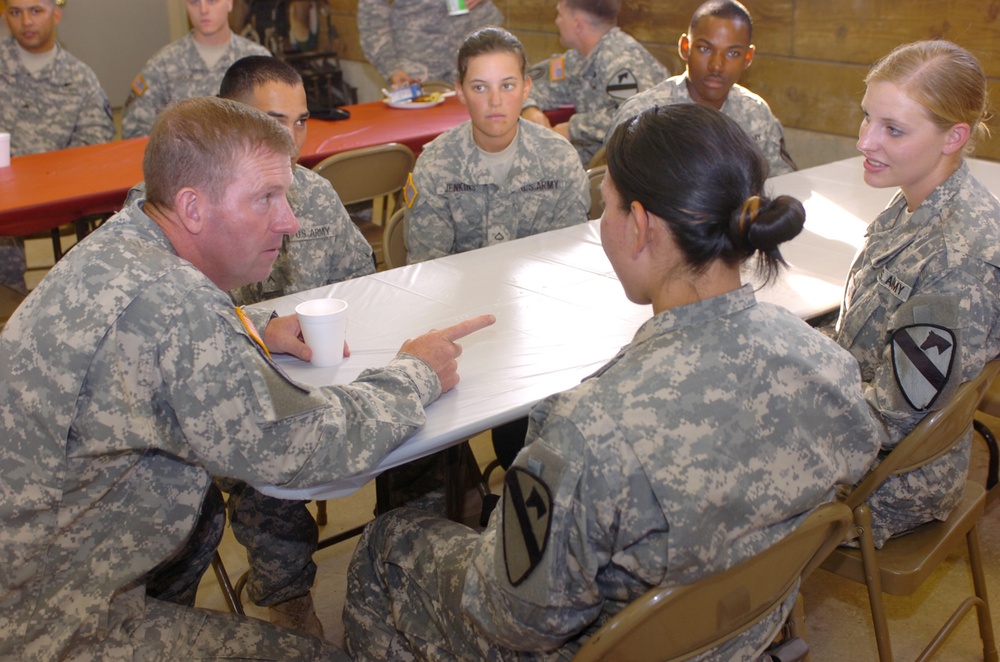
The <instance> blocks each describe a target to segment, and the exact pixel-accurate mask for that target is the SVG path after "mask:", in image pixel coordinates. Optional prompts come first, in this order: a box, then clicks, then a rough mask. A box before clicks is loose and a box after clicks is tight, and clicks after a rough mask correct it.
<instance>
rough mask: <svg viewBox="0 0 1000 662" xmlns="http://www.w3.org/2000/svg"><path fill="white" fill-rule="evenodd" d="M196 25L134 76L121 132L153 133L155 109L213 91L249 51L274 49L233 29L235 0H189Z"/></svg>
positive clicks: (127, 135) (260, 52) (125, 134)
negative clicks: (234, 64)
mask: <svg viewBox="0 0 1000 662" xmlns="http://www.w3.org/2000/svg"><path fill="white" fill-rule="evenodd" d="M185 4H186V6H187V13H188V18H189V19H190V20H191V25H193V26H194V29H193V30H191V32H189V33H188V34H187V35H185V36H184V37H182V38H181V39H178V40H177V41H175V42H174V43H172V44H169V45H167V46H165V47H163V48H162V49H161V50H160V51H159V52H158V53H157V54H156V55H154V56H153V57H152V58H150V60H149V61H148V62H147V63H146V66H144V67H143V68H142V71H140V72H139V75H138V76H136V77H135V80H133V81H132V92H131V93H130V94H129V97H128V100H127V101H126V102H125V111H124V115H123V117H122V137H123V138H135V137H136V136H144V135H146V134H147V133H149V130H150V129H151V128H152V127H153V120H154V119H156V113H158V112H160V111H161V110H163V108H164V107H165V106H166V105H167V104H168V103H170V102H171V101H177V100H178V99H189V98H191V97H205V96H212V95H214V94H216V93H218V91H219V83H221V82H222V77H223V76H224V75H225V73H226V70H227V69H229V65H231V64H232V63H233V62H235V61H236V60H239V59H240V58H241V57H244V56H247V55H270V54H271V53H270V51H268V50H267V49H266V48H264V47H263V46H261V45H260V44H256V43H254V42H252V41H250V40H249V39H244V38H243V37H240V36H238V35H235V34H233V32H232V30H230V29H229V12H230V11H232V9H233V2H232V0H185Z"/></svg>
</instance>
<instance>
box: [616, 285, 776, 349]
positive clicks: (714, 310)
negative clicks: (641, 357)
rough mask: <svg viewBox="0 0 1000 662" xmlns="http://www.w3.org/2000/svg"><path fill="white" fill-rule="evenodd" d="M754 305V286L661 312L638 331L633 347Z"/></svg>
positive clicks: (755, 303) (747, 286)
mask: <svg viewBox="0 0 1000 662" xmlns="http://www.w3.org/2000/svg"><path fill="white" fill-rule="evenodd" d="M756 305H757V297H756V295H755V294H754V291H753V285H750V284H746V285H744V286H742V287H740V288H738V289H735V290H732V291H731V292H726V293H725V294H720V295H718V296H714V297H711V298H709V299H702V300H701V301H696V302H694V303H689V304H687V305H684V306H677V307H676V308H671V309H669V310H664V311H663V312H662V313H660V314H659V315H654V316H653V317H652V318H650V319H648V320H646V322H645V323H644V324H643V325H642V326H641V327H639V330H638V331H636V333H635V337H634V338H633V340H632V344H637V343H641V342H644V341H646V340H649V339H650V338H655V337H657V336H661V335H663V334H664V333H667V332H670V331H675V330H677V329H683V328H685V327H693V326H702V325H704V324H707V323H709V322H711V321H712V320H715V319H719V318H720V317H727V316H729V315H732V314H734V313H738V312H740V311H742V310H746V309H748V308H752V307H754V306H756Z"/></svg>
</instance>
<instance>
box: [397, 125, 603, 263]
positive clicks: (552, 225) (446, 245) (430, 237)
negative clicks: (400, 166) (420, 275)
mask: <svg viewBox="0 0 1000 662" xmlns="http://www.w3.org/2000/svg"><path fill="white" fill-rule="evenodd" d="M518 127H519V130H518V132H517V137H516V138H514V140H515V141H517V145H516V151H517V153H516V154H515V156H514V159H513V163H512V166H511V169H510V173H509V175H508V177H507V181H506V182H505V183H503V184H497V183H495V182H494V181H493V175H492V173H491V172H490V170H489V169H488V168H487V167H486V165H485V164H484V162H483V159H482V156H481V152H480V150H479V148H478V147H477V146H476V143H475V140H473V137H472V122H471V121H470V122H465V123H464V124H461V125H459V126H457V127H455V128H454V129H451V130H449V131H446V132H445V133H443V134H441V135H440V136H438V137H437V138H435V139H434V140H433V141H431V142H430V143H428V144H427V146H426V147H425V148H424V151H423V152H422V153H421V154H420V157H419V158H418V159H417V165H416V167H415V168H414V170H413V178H412V185H408V186H407V190H406V191H405V193H406V195H407V204H408V205H409V208H408V209H407V211H406V248H407V251H408V254H407V261H408V262H410V263H414V262H423V261H424V260H430V259H433V258H437V257H441V256H443V255H450V254H452V253H463V252H465V251H471V250H472V249H474V248H482V247H483V246H488V245H491V244H498V243H500V242H504V241H510V240H512V239H519V238H521V237H527V236H530V235H533V234H538V233H539V232H546V231H548V230H555V229H557V228H563V227H568V226H570V225H574V224H576V223H582V222H583V221H585V220H587V214H588V211H589V208H590V183H589V182H588V180H587V173H586V171H584V169H583V166H581V165H580V159H579V158H578V157H577V155H576V151H575V150H574V149H573V147H572V146H571V145H570V144H569V143H568V142H566V140H565V139H564V138H563V137H562V136H560V135H559V134H557V133H555V132H554V131H552V130H550V129H547V128H545V127H543V126H540V125H538V124H533V123H531V122H527V121H525V120H519V121H518ZM412 196H415V198H416V200H415V201H414V198H413V197H412Z"/></svg>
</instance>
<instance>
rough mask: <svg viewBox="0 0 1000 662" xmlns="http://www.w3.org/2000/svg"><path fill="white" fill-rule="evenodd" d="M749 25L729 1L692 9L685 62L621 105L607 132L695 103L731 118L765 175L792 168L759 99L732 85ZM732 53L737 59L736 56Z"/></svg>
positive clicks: (745, 54)
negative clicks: (647, 114)
mask: <svg viewBox="0 0 1000 662" xmlns="http://www.w3.org/2000/svg"><path fill="white" fill-rule="evenodd" d="M752 37H753V23H752V20H751V18H750V14H749V12H748V11H747V10H746V7H744V6H743V5H742V4H740V3H738V2H735V1H734V0H709V1H708V2H705V3H703V4H702V5H701V6H700V7H698V9H696V10H695V12H694V14H693V15H692V17H691V24H690V26H689V28H688V32H687V33H685V34H683V35H681V38H680V42H679V43H678V51H679V52H680V56H681V59H682V60H684V61H685V62H686V63H687V67H686V69H685V71H684V73H683V74H681V75H679V76H673V77H671V78H668V79H667V80H665V81H663V82H662V83H660V84H659V85H657V86H655V87H653V88H652V89H649V90H647V91H645V92H642V93H640V94H637V95H635V96H634V97H632V98H631V99H629V100H628V101H626V102H625V103H623V104H622V106H621V107H620V108H619V109H618V112H617V113H616V114H615V117H614V120H613V121H612V123H611V127H610V129H609V135H610V131H611V130H613V129H614V128H615V127H616V126H618V125H619V124H621V123H622V122H624V121H625V120H627V119H629V118H630V117H633V116H635V115H638V114H639V113H641V112H642V111H644V110H646V109H647V108H652V107H654V106H669V105H671V104H675V103H700V104H703V105H707V106H711V107H713V108H715V109H716V110H721V111H722V112H723V113H725V114H726V115H728V116H729V117H731V118H732V119H733V120H735V121H736V123H737V124H739V125H740V128H742V129H743V130H744V131H746V133H747V135H749V136H750V137H751V138H753V140H754V142H756V143H757V146H758V147H760V149H761V151H762V152H764V157H765V158H766V159H767V163H768V165H769V166H770V169H771V173H770V174H771V175H772V176H773V175H781V174H784V173H786V172H791V171H793V170H795V169H796V168H795V162H794V161H793V160H792V157H791V156H789V154H788V152H787V151H786V150H785V133H784V130H783V129H782V127H781V122H779V121H778V119H777V118H776V117H775V116H774V114H773V113H771V108H770V107H769V106H768V105H767V102H766V101H764V99H762V98H761V97H759V96H757V95H756V94H754V93H753V92H751V91H750V90H748V89H746V88H745V87H743V86H742V85H740V84H739V83H737V82H736V81H737V80H738V79H739V77H740V75H741V74H742V72H743V71H745V70H746V69H747V67H749V66H750V63H751V62H752V61H753V53H754V46H753V43H752ZM737 54H738V55H737Z"/></svg>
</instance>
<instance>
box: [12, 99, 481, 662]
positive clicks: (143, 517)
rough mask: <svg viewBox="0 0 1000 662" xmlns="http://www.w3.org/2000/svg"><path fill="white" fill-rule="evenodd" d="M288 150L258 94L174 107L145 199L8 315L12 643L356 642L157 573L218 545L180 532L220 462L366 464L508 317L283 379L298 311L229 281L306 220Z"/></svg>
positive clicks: (322, 476) (157, 647) (301, 477)
mask: <svg viewBox="0 0 1000 662" xmlns="http://www.w3.org/2000/svg"><path fill="white" fill-rule="evenodd" d="M296 151H297V150H296V147H295V143H294V142H293V141H292V139H291V137H289V135H288V132H287V131H286V130H285V129H284V128H282V127H281V126H280V125H279V124H278V123H277V122H276V121H274V120H273V119H271V118H269V117H267V116H266V115H264V114H263V113H261V112H260V111H257V110H255V109H252V108H249V107H248V106H246V105H244V104H240V103H236V102H233V101H229V100H225V99H217V98H211V97H202V98H196V99H188V100H184V101H180V102H177V103H175V104H172V105H171V106H170V107H168V108H167V109H165V110H164V111H163V112H162V113H161V114H160V116H159V117H158V118H157V121H156V123H155V125H154V127H153V131H152V134H151V135H150V139H149V144H148V145H147V147H146V153H145V157H144V160H143V174H144V176H145V180H146V186H147V189H148V197H147V198H146V199H144V200H143V199H139V200H136V201H134V202H133V203H132V204H130V205H129V206H128V207H127V208H126V209H124V210H123V211H122V212H120V213H119V214H118V215H116V216H115V217H114V218H112V219H111V220H109V221H108V222H107V223H105V224H104V225H102V226H101V227H100V228H99V229H98V230H97V231H96V232H94V233H92V234H91V235H90V236H88V237H87V238H86V239H85V240H84V241H83V242H81V243H80V244H79V245H78V246H77V247H76V248H75V249H74V250H73V251H72V252H71V253H70V254H69V255H67V256H66V257H65V258H64V259H63V260H61V261H60V262H59V263H58V264H57V265H56V266H55V267H54V268H53V269H52V271H51V272H50V273H49V275H48V276H46V277H45V279H43V280H42V283H41V284H40V285H39V286H38V288H36V289H35V291H34V292H32V294H31V295H30V296H29V297H28V299H27V300H26V301H25V302H24V304H23V305H22V306H21V307H20V308H19V309H18V311H17V312H16V313H15V314H14V316H13V317H12V318H11V320H10V322H8V324H7V325H6V326H5V327H4V329H3V331H2V332H0V373H2V374H3V375H5V378H4V379H3V380H2V381H0V439H3V440H4V442H3V443H2V444H0V484H2V485H4V487H5V489H4V490H2V491H0V541H3V542H2V545H3V549H4V554H5V557H4V571H3V572H2V573H0V595H2V596H3V609H0V657H2V658H5V659H6V658H7V657H10V658H15V659H44V660H50V659H68V658H72V659H153V658H156V659H171V660H178V659H236V658H239V659H281V660H327V659H329V660H343V659H346V657H345V656H343V654H342V653H340V651H338V650H336V649H335V648H334V647H332V646H330V645H327V644H324V643H323V642H321V641H320V640H319V639H317V638H315V637H309V636H306V635H304V634H301V633H296V632H293V631H291V630H286V629H284V628H279V627H277V626H275V625H273V624H270V623H265V622H263V621H258V620H255V619H249V618H241V617H238V616H236V615H234V614H225V613H221V612H212V611H206V610H197V609H193V608H192V607H191V606H190V602H186V603H182V602H181V601H179V600H175V601H166V600H164V599H157V598H154V597H153V596H152V595H150V594H149V590H148V589H149V587H150V584H151V583H152V582H153V580H154V579H162V578H163V570H164V568H165V567H167V566H169V565H181V566H182V565H183V564H184V562H185V560H186V559H185V558H178V555H179V554H182V553H183V554H188V553H190V554H191V558H195V557H197V558H198V559H210V558H211V555H212V552H213V551H214V545H217V543H218V540H217V539H216V540H214V541H206V544H204V545H202V546H201V547H202V548H199V549H196V550H195V549H189V548H185V546H186V545H187V543H188V541H189V540H191V539H192V538H194V539H197V535H195V536H192V532H193V530H194V528H195V526H196V524H197V523H198V522H199V521H204V520H206V519H210V520H215V521H217V520H218V518H219V516H220V515H221V514H222V513H221V511H216V512H207V509H206V507H205V506H206V505H215V504H209V502H208V501H206V495H209V494H210V491H209V490H210V487H211V485H212V476H232V477H234V478H237V479H240V480H245V481H251V482H254V483H255V484H260V485H266V484H270V485H282V486H285V487H306V486H308V485H314V484H317V483H320V482H324V481H328V480H331V479H332V478H335V477H337V476H346V475H350V474H353V473H357V472H359V471H363V470H365V469H367V468H369V467H370V466H372V464H373V463H376V462H378V461H379V460H380V459H381V458H382V457H383V456H384V455H385V454H386V453H388V452H389V451H391V450H392V449H394V448H395V447H397V446H398V445H399V443H400V442H401V441H402V440H403V439H404V438H405V437H406V436H407V435H409V434H411V433H412V432H413V431H414V430H415V429H417V428H418V427H420V425H422V424H423V421H424V407H425V406H426V405H428V404H429V403H430V402H433V401H434V400H435V399H436V398H437V397H438V396H439V395H440V394H441V393H442V392H444V391H447V390H449V389H450V388H452V387H454V386H455V384H456V383H457V382H458V374H457V364H456V358H457V357H458V355H459V354H460V353H461V348H460V347H458V346H457V345H456V344H455V341H456V340H458V339H460V338H461V337H463V336H464V335H466V334H468V333H471V332H472V331H475V330H477V329H479V328H482V327H484V326H487V325H489V324H492V323H493V321H494V319H493V317H492V316H489V315H483V316H480V317H477V318H473V319H471V320H467V321H465V322H462V323H460V324H457V325H455V326H453V327H449V328H447V329H443V330H441V331H434V332H431V333H428V334H425V335H423V336H420V337H418V338H416V339H413V340H409V341H407V342H405V343H403V347H402V348H401V351H400V354H399V355H397V357H396V358H395V359H393V360H392V361H391V362H390V363H389V364H388V365H387V366H386V367H384V368H381V369H375V370H366V371H365V372H363V373H362V374H361V375H360V376H359V377H358V379H357V380H355V381H354V382H352V383H351V384H348V385H342V386H329V387H311V386H307V385H303V384H298V383H294V382H291V381H289V380H288V378H287V377H286V376H285V375H284V373H283V372H282V371H280V370H279V369H278V368H277V367H276V366H275V365H274V364H273V362H272V361H271V358H270V356H271V353H272V352H282V353H290V354H294V355H295V356H297V357H299V358H300V359H302V360H309V359H310V358H311V351H310V350H309V348H308V347H307V346H305V345H304V344H303V343H302V341H301V339H300V338H299V327H298V323H297V321H296V320H295V317H294V315H293V316H287V317H274V318H272V315H271V311H270V310H267V309H259V310H248V311H246V312H243V311H242V310H241V309H236V308H234V307H233V305H232V301H231V300H230V298H229V296H228V295H227V294H226V292H227V291H228V290H232V289H234V288H237V287H239V286H241V285H243V284H245V283H247V282H252V281H256V280H260V279H262V278H264V277H266V276H267V274H268V273H269V272H270V270H271V265H272V263H273V262H274V259H275V257H276V256H277V254H278V251H279V249H280V247H281V242H282V235H285V234H294V233H295V232H296V231H297V230H298V223H297V221H296V220H295V217H294V216H293V215H292V212H291V209H290V207H289V205H288V201H287V198H286V194H287V192H288V188H289V186H290V185H291V182H292V168H291V163H292V159H293V158H294V157H295V154H296ZM258 329H259V330H260V332H258ZM219 505H221V503H220V504H219ZM197 542H199V543H201V541H197ZM188 547H189V546H188ZM205 567H207V563H206V566H205ZM185 579H186V578H185ZM161 588H171V587H164V586H163V585H162V583H161ZM191 598H193V595H192V596H191Z"/></svg>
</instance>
